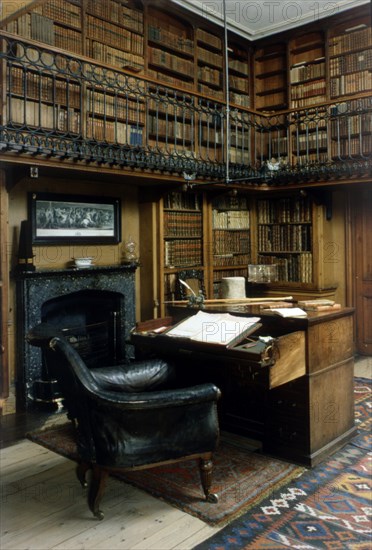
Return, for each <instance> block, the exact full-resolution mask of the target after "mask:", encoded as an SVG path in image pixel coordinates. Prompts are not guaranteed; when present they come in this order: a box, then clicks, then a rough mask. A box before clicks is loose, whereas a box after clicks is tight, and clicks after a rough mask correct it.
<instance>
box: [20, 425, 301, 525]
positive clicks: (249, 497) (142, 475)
mask: <svg viewBox="0 0 372 550" xmlns="http://www.w3.org/2000/svg"><path fill="white" fill-rule="evenodd" d="M27 437H28V438H29V439H30V440H31V441H33V442H34V443H38V444H39V445H42V446H44V447H46V448H47V449H49V450H51V451H54V452H55V453H57V454H60V455H62V456H65V457H66V458H69V459H71V460H75V461H77V460H78V454H77V448H76V443H75V439H74V432H73V429H72V426H71V425H70V424H63V425H60V426H56V427H53V428H48V429H45V430H42V431H39V432H34V433H30V434H28V436H27ZM254 449H257V446H256V447H254V448H253V450H252V446H251V445H250V443H249V440H248V441H247V439H246V438H241V437H236V436H232V437H231V438H230V437H229V438H227V437H222V438H221V443H220V445H219V448H218V451H217V452H216V453H215V455H214V468H213V486H212V490H213V492H215V493H218V496H219V500H218V503H208V502H205V500H204V495H203V490H202V487H201V484H200V474H199V466H198V462H197V461H196V460H189V461H185V462H181V463H177V464H170V465H168V466H165V465H164V466H159V467H156V468H149V469H148V470H141V471H137V472H135V471H134V472H126V473H123V474H120V475H118V474H115V477H117V478H119V479H121V480H122V481H124V482H127V483H130V484H132V485H134V486H136V487H139V488H140V489H142V490H144V491H146V492H148V493H150V494H152V495H153V496H155V497H157V498H160V499H162V500H164V501H165V502H167V503H169V504H172V505H173V506H175V507H177V508H179V509H181V510H183V511H184V512H187V513H189V514H191V515H193V516H196V517H198V518H200V519H202V520H203V521H205V522H206V523H208V524H209V525H224V524H225V523H227V522H229V521H232V520H233V519H234V518H236V517H238V516H239V515H240V514H242V513H244V512H246V511H247V510H249V509H250V508H252V507H253V506H255V505H256V504H258V503H259V502H261V501H262V500H263V499H264V498H265V497H267V496H268V495H270V494H271V493H272V492H273V490H279V489H280V487H283V486H285V485H287V484H288V482H289V481H291V480H292V479H294V478H296V477H298V476H299V475H301V474H302V473H303V472H304V471H305V468H302V467H299V466H296V465H293V464H289V463H286V462H284V461H280V460H275V459H272V458H268V457H266V456H263V455H262V454H259V453H257V452H254ZM76 482H77V483H78V480H76ZM103 499H104V497H103ZM102 505H103V506H104V501H103V503H102Z"/></svg>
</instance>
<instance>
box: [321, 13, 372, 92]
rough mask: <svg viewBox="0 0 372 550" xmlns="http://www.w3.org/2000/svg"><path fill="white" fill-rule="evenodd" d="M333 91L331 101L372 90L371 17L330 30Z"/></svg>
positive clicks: (331, 89)
mask: <svg viewBox="0 0 372 550" xmlns="http://www.w3.org/2000/svg"><path fill="white" fill-rule="evenodd" d="M329 87H330V97H331V99H334V98H343V97H345V96H350V95H355V94H358V93H359V92H360V91H363V92H367V91H369V90H372V29H371V18H370V16H366V17H357V18H355V19H354V20H347V21H345V22H344V23H342V24H341V25H339V26H337V27H334V28H332V29H331V30H330V35H329Z"/></svg>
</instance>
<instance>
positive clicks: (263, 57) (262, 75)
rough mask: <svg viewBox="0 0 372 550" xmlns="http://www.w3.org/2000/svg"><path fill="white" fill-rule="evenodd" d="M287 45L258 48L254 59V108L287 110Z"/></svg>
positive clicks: (274, 44)
mask: <svg viewBox="0 0 372 550" xmlns="http://www.w3.org/2000/svg"><path fill="white" fill-rule="evenodd" d="M287 72H288V67H287V44H286V42H277V43H275V42H274V43H273V42H271V41H270V43H269V44H268V45H266V46H262V47H260V48H258V49H257V50H256V52H255V57H254V74H255V108H256V109H257V110H258V111H278V110H282V109H287V108H288V82H287Z"/></svg>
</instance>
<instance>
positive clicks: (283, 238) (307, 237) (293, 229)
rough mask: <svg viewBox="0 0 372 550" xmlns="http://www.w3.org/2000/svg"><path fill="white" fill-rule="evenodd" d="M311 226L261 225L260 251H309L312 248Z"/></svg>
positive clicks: (259, 227)
mask: <svg viewBox="0 0 372 550" xmlns="http://www.w3.org/2000/svg"><path fill="white" fill-rule="evenodd" d="M311 242H312V241H311V226H310V225H309V224H306V225H297V224H294V225H259V226H258V250H260V252H307V251H310V250H311Z"/></svg>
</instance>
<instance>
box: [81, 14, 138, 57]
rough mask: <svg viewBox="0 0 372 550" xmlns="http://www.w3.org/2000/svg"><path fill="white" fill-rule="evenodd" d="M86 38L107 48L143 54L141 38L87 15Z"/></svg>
mask: <svg viewBox="0 0 372 550" xmlns="http://www.w3.org/2000/svg"><path fill="white" fill-rule="evenodd" d="M87 36H88V38H91V39H93V40H95V41H97V42H102V43H103V44H107V45H108V46H113V47H115V48H118V49H122V50H126V51H128V52H132V53H135V54H143V36H142V35H139V34H137V33H133V32H131V31H130V30H128V29H124V28H121V27H117V26H116V25H114V24H112V23H108V22H107V21H101V20H99V19H96V18H95V17H92V16H91V15H88V17H87Z"/></svg>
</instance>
